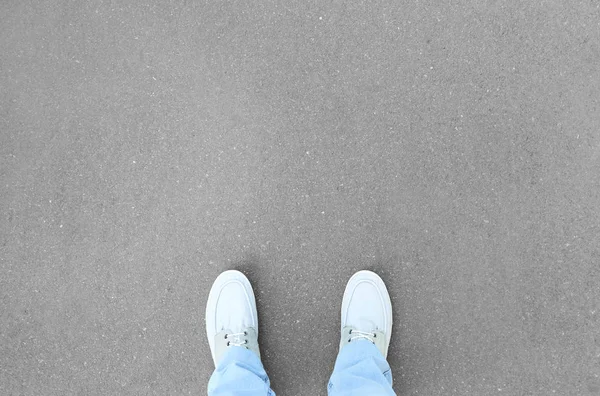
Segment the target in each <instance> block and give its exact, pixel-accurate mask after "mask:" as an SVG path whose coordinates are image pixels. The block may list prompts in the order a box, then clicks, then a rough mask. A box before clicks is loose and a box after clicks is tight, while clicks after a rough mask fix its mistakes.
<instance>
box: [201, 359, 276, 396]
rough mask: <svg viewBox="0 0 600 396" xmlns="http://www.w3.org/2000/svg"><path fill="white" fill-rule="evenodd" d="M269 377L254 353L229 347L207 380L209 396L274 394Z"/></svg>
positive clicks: (272, 395)
mask: <svg viewBox="0 0 600 396" xmlns="http://www.w3.org/2000/svg"><path fill="white" fill-rule="evenodd" d="M269 385H270V383H269V377H267V373H266V372H265V369H264V368H263V365H262V363H261V361H260V359H259V358H258V356H256V354H255V353H254V352H252V351H250V350H248V349H246V348H242V347H231V348H229V349H228V351H227V352H226V353H225V355H224V356H223V359H222V360H221V362H220V363H219V366H218V367H217V368H216V370H215V372H214V373H213V375H212V376H211V377H210V381H208V395H209V396H238V395H239V396H242V395H243V396H275V392H273V391H272V390H271V389H270V388H269Z"/></svg>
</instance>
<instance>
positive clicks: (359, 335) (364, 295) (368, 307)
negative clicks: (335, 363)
mask: <svg viewBox="0 0 600 396" xmlns="http://www.w3.org/2000/svg"><path fill="white" fill-rule="evenodd" d="M391 337H392V302H391V300H390V295H389V294H388V291H387V288H386V287H385V284H384V283H383V280H382V279H381V278H380V277H379V276H378V275H377V274H376V273H374V272H371V271H359V272H357V273H355V274H354V275H352V277H351V278H350V280H349V281H348V284H347V285H346V290H345V291H344V298H343V300H342V339H341V341H340V349H342V348H343V347H344V346H345V345H348V344H350V343H351V342H355V341H359V340H360V341H363V342H364V341H370V342H372V343H373V344H375V345H376V346H377V348H378V349H379V351H380V352H381V353H382V355H383V356H384V357H387V353H388V347H389V345H390V339H391Z"/></svg>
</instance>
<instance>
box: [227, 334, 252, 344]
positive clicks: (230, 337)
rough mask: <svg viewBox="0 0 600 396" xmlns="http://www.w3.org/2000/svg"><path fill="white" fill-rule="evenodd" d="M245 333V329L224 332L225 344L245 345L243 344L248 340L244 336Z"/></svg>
mask: <svg viewBox="0 0 600 396" xmlns="http://www.w3.org/2000/svg"><path fill="white" fill-rule="evenodd" d="M247 335H248V333H247V332H245V331H242V332H241V333H232V334H225V339H226V340H227V346H245V344H247V343H248V340H247V339H245V338H244V337H246V336H247Z"/></svg>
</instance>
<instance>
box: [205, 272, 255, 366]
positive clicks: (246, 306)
mask: <svg viewBox="0 0 600 396" xmlns="http://www.w3.org/2000/svg"><path fill="white" fill-rule="evenodd" d="M206 335H207V336H208V343H209V345H210V351H211V353H212V357H213V361H214V362H215V367H216V366H218V364H219V361H220V360H221V358H222V356H223V354H224V353H225V351H227V349H228V348H233V347H238V348H240V347H241V348H246V349H249V350H251V351H253V352H255V353H256V354H257V355H258V357H259V358H260V350H259V348H258V314H257V312H256V301H255V299H254V292H253V291H252V286H251V285H250V281H249V280H248V278H246V276H245V275H244V274H242V273H241V272H239V271H235V270H230V271H225V272H223V273H221V274H220V275H219V276H218V277H217V279H216V280H215V282H214V283H213V286H212V288H211V289H210V293H209V296H208V302H207V304H206Z"/></svg>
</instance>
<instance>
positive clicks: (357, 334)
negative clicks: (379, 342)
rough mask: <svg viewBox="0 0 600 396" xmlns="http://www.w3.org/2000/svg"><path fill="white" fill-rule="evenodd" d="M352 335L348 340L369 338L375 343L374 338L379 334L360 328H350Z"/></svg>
mask: <svg viewBox="0 0 600 396" xmlns="http://www.w3.org/2000/svg"><path fill="white" fill-rule="evenodd" d="M350 335H351V337H350V338H349V339H348V342H352V341H354V340H358V339H360V338H362V339H365V340H369V341H371V342H372V343H373V344H375V340H373V338H377V334H375V333H367V332H365V331H360V330H350Z"/></svg>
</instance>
